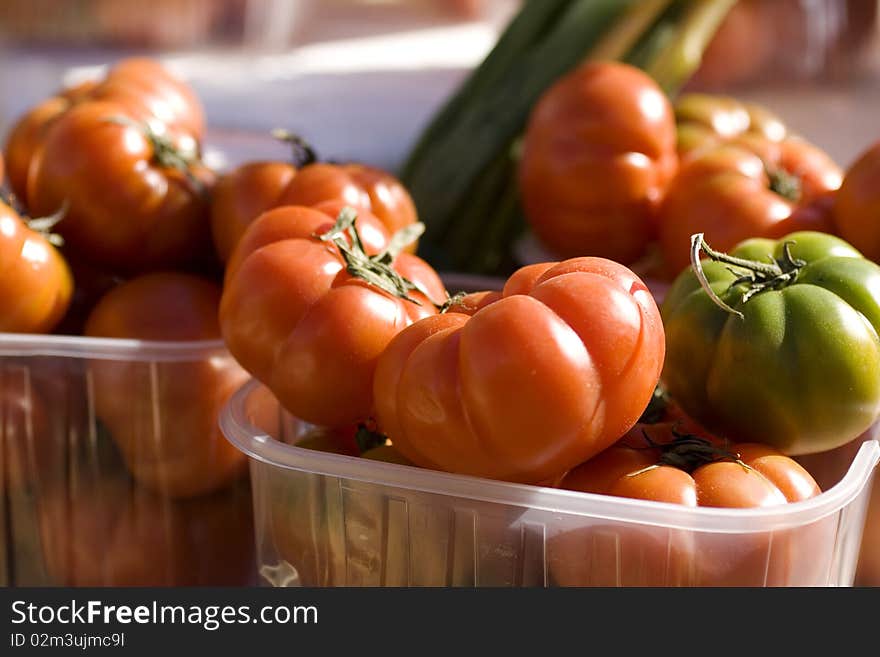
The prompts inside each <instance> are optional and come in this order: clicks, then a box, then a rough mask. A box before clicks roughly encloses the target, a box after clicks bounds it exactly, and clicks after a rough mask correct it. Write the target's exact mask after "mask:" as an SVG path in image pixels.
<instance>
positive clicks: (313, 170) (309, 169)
mask: <svg viewBox="0 0 880 657" xmlns="http://www.w3.org/2000/svg"><path fill="white" fill-rule="evenodd" d="M325 201H342V202H345V203H346V204H347V205H351V206H352V207H354V208H357V209H360V210H365V211H368V212H370V213H371V214H372V215H373V216H374V217H376V218H377V219H378V220H379V221H381V222H382V225H383V226H385V229H386V230H387V231H388V232H389V233H390V234H392V235H393V234H394V233H396V232H397V231H399V230H400V229H402V228H404V227H406V226H409V225H410V224H414V223H416V222H417V221H418V216H417V214H416V207H415V204H414V203H413V200H412V198H411V197H410V195H409V192H407V191H406V188H404V186H403V185H402V184H401V183H400V181H398V180H397V178H395V177H394V176H392V175H391V174H389V173H387V172H385V171H382V170H381V169H376V168H375V167H370V166H367V165H364V164H358V163H348V164H329V163H325V162H315V163H314V164H309V165H307V166H305V167H302V168H301V169H300V170H299V172H298V173H297V175H296V176H294V177H293V179H292V180H291V181H290V184H289V185H288V186H287V189H285V191H284V193H283V194H282V196H281V199H280V204H281V205H308V206H314V205H319V204H320V203H323V202H325ZM410 248H411V249H413V248H414V247H412V245H411V246H410Z"/></svg>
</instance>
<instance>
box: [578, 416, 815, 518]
mask: <svg viewBox="0 0 880 657" xmlns="http://www.w3.org/2000/svg"><path fill="white" fill-rule="evenodd" d="M665 428H666V431H668V432H669V433H670V434H671V437H670V436H662V435H661V436H658V435H657V434H658V433H661V432H658V431H656V430H654V431H652V432H651V434H650V440H651V441H652V442H653V443H655V444H656V445H657V446H655V445H654V444H651V443H649V442H647V441H646V440H642V441H639V440H637V439H633V438H630V439H629V440H625V441H622V442H620V443H618V444H616V445H615V446H613V447H610V448H609V449H607V450H605V451H604V452H602V453H601V454H599V455H598V456H596V457H594V458H593V459H591V460H589V461H587V462H586V463H583V464H581V465H579V466H578V467H576V468H574V469H573V470H571V471H570V472H569V473H568V474H567V475H566V476H565V478H564V479H563V480H562V482H561V484H560V488H566V489H569V490H579V491H583V492H588V493H600V494H604V495H615V496H618V497H631V498H635V499H642V500H654V501H657V502H669V503H672V504H683V505H685V506H711V507H727V508H753V507H760V506H774V505H777V504H785V503H786V502H797V501H800V500H806V499H809V498H811V497H814V496H815V495H818V494H819V493H820V490H819V486H818V485H817V484H816V482H815V481H814V480H813V478H812V477H811V476H810V473H808V472H807V471H806V470H804V468H803V467H801V466H800V465H799V464H798V463H797V462H796V461H794V460H792V459H790V458H789V457H787V456H785V455H783V454H782V453H780V452H779V451H777V450H775V449H773V448H772V447H770V446H768V445H763V444H760V443H736V444H731V445H725V444H724V443H723V442H721V441H714V442H713V441H711V440H709V439H706V438H701V437H699V436H693V435H688V434H681V433H679V432H677V431H676V429H675V427H674V425H666V427H665Z"/></svg>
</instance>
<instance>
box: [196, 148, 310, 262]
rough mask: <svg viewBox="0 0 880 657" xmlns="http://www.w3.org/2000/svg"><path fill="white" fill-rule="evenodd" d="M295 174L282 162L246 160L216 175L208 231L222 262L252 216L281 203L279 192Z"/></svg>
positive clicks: (290, 165) (228, 255)
mask: <svg viewBox="0 0 880 657" xmlns="http://www.w3.org/2000/svg"><path fill="white" fill-rule="evenodd" d="M295 174H296V167H295V166H293V165H292V164H287V163H286V162H249V163H247V164H243V165H241V166H240V167H238V168H237V169H234V170H233V171H231V172H230V173H228V174H226V175H223V176H220V178H218V180H217V184H216V185H215V186H214V192H213V195H212V199H211V232H212V234H213V236H214V246H215V248H216V249H217V255H218V256H220V260H222V261H223V262H226V261H228V260H229V257H230V256H231V255H232V251H233V249H234V248H235V245H236V244H237V243H238V240H239V239H240V238H241V236H242V234H244V232H245V230H247V227H248V226H249V225H250V224H251V223H252V222H253V220H254V219H256V218H257V217H259V216H260V215H261V214H263V213H264V212H265V211H266V210H270V209H272V208H276V207H278V206H279V205H282V204H281V202H280V199H281V195H282V194H283V192H284V190H285V188H286V187H287V185H288V184H289V183H290V181H291V180H292V179H293V176H294V175H295Z"/></svg>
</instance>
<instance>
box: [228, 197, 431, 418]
mask: <svg viewBox="0 0 880 657" xmlns="http://www.w3.org/2000/svg"><path fill="white" fill-rule="evenodd" d="M339 205H340V204H338V203H336V204H332V203H331V204H330V206H331V207H333V208H334V209H335V208H336V207H338V206H339ZM323 207H327V206H323ZM349 211H350V214H349ZM341 215H345V217H341V218H347V220H348V222H349V223H347V224H346V226H348V227H343V228H342V230H339V231H337V232H336V233H335V236H334V237H333V239H330V238H329V237H326V236H327V235H328V231H329V230H330V229H331V228H332V227H333V225H334V223H333V217H334V216H335V215H332V214H325V213H324V212H322V211H320V210H319V209H311V208H306V207H298V206H285V207H280V208H276V209H274V210H270V211H269V212H267V213H265V214H263V215H262V216H260V218H259V219H257V220H256V221H255V222H254V223H253V224H251V226H250V227H249V228H248V229H247V231H246V232H245V234H244V235H243V236H242V238H241V241H240V242H239V245H238V247H237V248H236V250H235V252H234V253H233V255H232V257H231V259H230V261H229V264H228V267H227V275H226V283H225V286H224V290H223V300H222V303H221V306H220V324H221V327H222V330H223V337H224V339H225V340H226V344H227V345H228V346H229V350H230V351H231V352H232V354H233V355H234V356H235V357H236V359H238V361H239V362H240V363H241V364H242V365H243V366H244V367H245V368H246V369H247V370H248V371H250V372H251V373H252V374H253V375H254V376H255V377H256V378H257V379H259V380H260V381H262V382H263V383H265V384H266V385H267V386H268V387H269V388H270V389H271V390H272V391H273V393H274V394H275V395H276V397H277V398H278V400H279V401H280V402H281V404H282V405H283V406H284V407H285V408H286V409H287V410H289V411H290V412H291V413H293V414H294V415H296V416H297V417H300V418H302V419H304V420H306V421H309V422H312V423H314V424H319V425H324V426H333V427H339V426H345V425H350V424H353V423H355V422H358V421H360V420H364V419H366V418H368V417H369V416H370V415H371V413H372V406H373V404H372V382H373V371H374V369H375V364H376V360H377V359H378V357H379V355H380V354H381V353H382V351H383V350H384V349H385V347H386V345H387V344H388V342H389V341H390V340H391V338H392V337H393V336H394V335H395V334H396V333H397V332H398V331H400V330H401V329H403V328H404V327H405V326H407V325H408V324H410V323H412V322H413V321H415V320H417V319H419V318H421V317H425V316H427V315H431V314H435V313H436V312H437V309H436V307H435V304H439V303H443V302H444V301H445V299H446V292H445V289H444V288H443V284H442V282H441V281H440V279H439V277H438V276H437V273H436V272H435V271H434V270H433V269H432V268H431V267H430V266H429V265H428V264H427V263H425V262H424V261H423V260H421V259H419V258H417V257H416V256H413V255H410V254H408V253H400V254H399V255H397V256H396V257H394V255H393V254H389V255H388V257H387V258H386V259H384V260H383V261H382V262H380V261H379V260H378V255H377V254H379V252H380V251H383V250H384V249H385V248H386V247H387V246H388V239H389V238H388V233H387V232H386V230H385V228H384V227H383V225H382V224H381V222H380V221H379V220H378V219H376V218H375V217H373V216H372V215H370V214H367V213H364V212H361V213H360V214H357V215H356V213H354V211H353V210H352V209H351V208H349V209H348V210H346V211H345V212H343V213H341ZM354 216H356V217H357V230H358V232H359V236H360V243H361V245H362V247H363V249H364V251H361V249H360V247H356V246H353V245H355V244H356V242H354V241H353V239H352V238H353V230H352V228H351V223H350V222H351V220H352V217H354ZM317 235H325V238H324V239H323V240H322V239H320V238H318V237H316V236H317ZM344 252H345V253H347V254H348V255H345V253H344ZM371 256H373V257H371ZM368 269H369V270H370V271H369V272H366V270H368ZM401 277H402V278H401ZM365 279H369V280H370V281H378V282H383V281H384V283H385V284H386V285H388V286H390V287H388V289H387V290H383V289H380V288H379V287H377V286H376V285H373V284H371V283H370V282H367V280H365ZM402 279H406V280H408V281H410V282H411V285H412V286H413V287H408V286H405V285H404V281H403V280H402ZM394 286H398V287H397V288H395V287H394ZM400 286H403V287H400ZM392 290H394V291H392ZM404 296H406V297H407V298H403V297H404ZM409 299H411V300H409Z"/></svg>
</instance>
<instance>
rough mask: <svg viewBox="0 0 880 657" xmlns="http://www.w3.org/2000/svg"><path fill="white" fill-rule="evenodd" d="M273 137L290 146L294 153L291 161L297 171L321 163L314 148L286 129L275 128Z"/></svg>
mask: <svg viewBox="0 0 880 657" xmlns="http://www.w3.org/2000/svg"><path fill="white" fill-rule="evenodd" d="M272 136H273V137H274V138H275V139H277V140H278V141H283V142H284V143H286V144H289V145H290V147H291V149H292V151H293V154H292V156H291V158H290V161H291V163H292V164H293V166H295V167H296V168H297V169H302V168H303V167H304V166H308V165H309V164H314V163H315V162H320V160H321V158H319V157H318V153H317V151H316V150H315V149H314V147H313V146H312V145H311V144H310V143H309V142H307V141H306V140H305V139H304V138H303V137H301V136H299V135H298V134H296V133H294V132H291V131H290V130H285V129H284V128H275V129H274V130H272Z"/></svg>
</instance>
